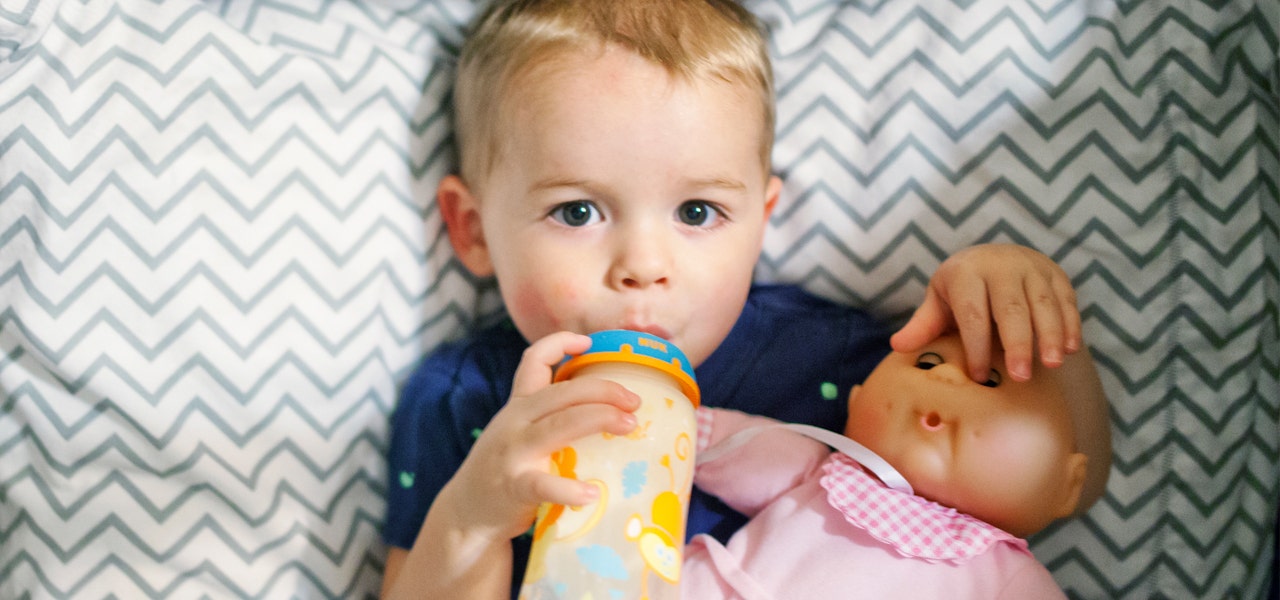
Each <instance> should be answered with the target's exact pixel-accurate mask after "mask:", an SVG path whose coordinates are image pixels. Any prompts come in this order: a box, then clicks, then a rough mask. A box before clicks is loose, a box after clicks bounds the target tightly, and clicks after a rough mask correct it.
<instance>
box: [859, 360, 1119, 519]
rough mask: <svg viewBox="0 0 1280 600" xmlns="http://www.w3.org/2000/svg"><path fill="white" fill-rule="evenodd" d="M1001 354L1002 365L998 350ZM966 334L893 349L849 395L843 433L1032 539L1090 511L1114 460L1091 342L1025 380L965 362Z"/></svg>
mask: <svg viewBox="0 0 1280 600" xmlns="http://www.w3.org/2000/svg"><path fill="white" fill-rule="evenodd" d="M995 350H996V351H995V353H994V356H993V357H992V364H997V365H1003V364H1004V358H1003V357H1002V354H1003V352H1002V351H1001V350H1000V349H999V348H996V349H995ZM964 364H965V357H964V348H963V346H962V345H961V343H960V338H959V337H958V336H957V335H947V336H944V337H941V338H939V339H937V340H935V341H934V342H932V343H930V344H929V345H927V346H925V347H924V348H922V349H920V350H919V351H916V352H912V353H909V354H905V353H900V352H894V353H892V354H890V355H889V356H887V357H886V358H885V359H884V360H883V361H882V362H881V363H880V365H879V366H877V367H876V369H875V371H873V372H872V373H871V375H870V377H868V378H867V381H866V382H865V383H864V384H863V385H862V386H860V387H858V388H855V389H854V390H853V392H851V393H850V394H849V422H848V424H847V425H846V426H845V434H846V435H848V436H849V437H850V438H852V439H854V440H857V441H858V442H860V443H862V444H863V445H865V446H867V447H868V448H870V449H871V450H873V451H875V452H876V453H877V454H879V455H880V456H881V457H883V458H884V459H885V460H887V461H888V462H889V464H891V465H893V466H894V468H896V469H898V471H900V472H901V473H902V475H903V476H904V477H906V479H907V481H908V482H910V483H911V485H912V487H913V488H914V489H915V492H916V493H917V494H919V495H920V496H923V497H925V498H928V499H930V500H933V501H935V502H937V503H939V504H942V505H945V506H950V507H952V508H955V509H957V510H960V511H961V512H965V513H968V514H970V515H973V516H975V517H977V518H979V519H982V520H984V521H986V522H988V523H991V524H992V525H995V526H997V527H1000V528H1001V529H1004V530H1005V531H1008V532H1010V533H1012V534H1014V535H1017V536H1021V537H1025V536H1027V535H1030V534H1032V533H1035V532H1037V531H1040V530H1041V529H1043V528H1044V527H1045V526H1047V525H1048V524H1049V523H1050V522H1052V521H1054V520H1055V519H1058V518H1061V517H1066V516H1069V515H1072V514H1077V513H1079V512H1083V511H1084V510H1085V509H1087V508H1088V507H1089V506H1090V505H1092V504H1093V502H1094V501H1095V500H1097V499H1098V497H1099V496H1101V495H1102V492H1103V488H1104V487H1105V486H1106V480H1107V473H1108V472H1109V471H1110V466H1111V429H1110V423H1109V421H1108V415H1107V402H1106V397H1105V395H1104V393H1103V391H1102V385H1101V383H1100V382H1099V380H1098V374H1097V371H1096V370H1095V369H1094V366H1093V361H1092V359H1091V358H1090V357H1089V355H1088V352H1087V351H1081V352H1078V353H1076V354H1074V355H1071V356H1069V357H1068V358H1067V360H1066V363H1065V364H1064V365H1063V366H1061V367H1058V368H1056V369H1048V368H1045V367H1043V366H1042V365H1039V364H1037V365H1036V366H1035V371H1034V372H1033V373H1032V377H1031V379H1030V380H1029V381H1026V382H1017V381H1014V380H1013V378H1011V377H1008V376H1007V374H1005V373H1003V372H1001V371H999V370H995V369H993V370H992V372H991V377H990V379H989V380H988V381H987V382H986V383H977V382H974V381H973V380H972V379H971V378H970V377H969V376H968V375H967V374H966V373H965V370H964Z"/></svg>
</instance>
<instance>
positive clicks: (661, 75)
mask: <svg viewBox="0 0 1280 600" xmlns="http://www.w3.org/2000/svg"><path fill="white" fill-rule="evenodd" d="M682 88H683V89H689V90H693V94H694V96H695V97H696V98H699V99H701V98H705V99H707V102H708V103H711V104H712V105H713V106H714V107H715V110H716V111H721V110H727V109H723V108H721V107H727V106H730V105H737V106H739V107H745V109H744V108H737V109H732V110H735V111H739V112H738V113H737V114H738V116H736V117H735V118H733V120H732V122H731V123H728V124H721V125H719V127H720V128H721V129H720V131H723V128H725V127H731V128H732V129H733V130H736V132H742V131H750V129H749V128H750V127H751V126H752V125H753V124H754V125H755V126H757V127H759V128H760V136H759V137H758V138H755V139H756V140H757V141H756V142H754V143H752V142H748V143H750V144H751V146H749V148H750V150H749V153H750V156H751V159H752V163H753V164H756V163H757V162H758V161H760V160H761V157H760V154H761V153H760V152H757V150H761V151H762V152H763V154H764V157H763V159H764V160H765V161H767V155H768V149H767V148H763V146H764V145H765V144H767V143H768V140H769V139H770V137H771V136H768V135H767V132H765V131H764V128H765V118H764V107H763V106H762V104H761V101H760V100H759V99H758V97H757V96H755V95H754V94H753V93H752V89H751V88H750V86H749V85H748V84H747V82H744V81H728V80H724V79H721V78H714V77H700V78H692V79H691V78H689V77H687V76H685V75H682V74H680V73H675V72H671V71H670V70H667V69H665V68H664V67H662V66H661V65H659V64H657V63H654V62H652V61H648V60H647V59H644V58H642V57H640V56H639V55H636V54H634V53H632V52H630V51H628V50H625V49H622V48H612V49H609V50H607V51H600V52H590V51H583V50H567V51H560V52H557V53H556V54H555V55H554V56H551V57H547V58H544V59H543V60H540V61H538V62H535V63H530V64H528V65H527V68H525V69H524V70H523V71H522V72H521V73H519V74H518V75H517V76H514V77H512V78H511V80H510V81H509V82H508V85H507V88H506V90H505V92H504V93H503V96H502V98H501V99H500V102H499V105H498V107H497V110H498V111H499V114H498V115H495V117H496V119H497V124H498V126H497V127H496V128H495V129H494V131H495V133H497V134H498V135H499V137H498V139H497V140H494V141H495V142H496V143H495V146H494V147H495V150H497V155H496V156H495V159H496V160H495V163H497V162H504V161H505V160H508V159H510V158H512V157H511V156H510V154H511V152H512V150H513V149H512V148H511V145H512V144H513V143H515V140H517V139H519V138H520V136H522V135H528V136H532V137H533V138H534V140H535V142H536V143H538V144H539V145H542V144H548V143H558V142H560V141H562V140H564V139H569V138H574V137H582V136H590V135H592V134H593V133H594V130H582V129H578V130H566V129H567V128H565V127H562V126H561V122H562V121H564V117H565V116H566V115H568V116H569V117H573V119H572V120H573V121H578V122H582V121H586V122H590V121H591V120H592V118H593V117H595V116H596V114H599V115H604V114H606V113H605V112H604V111H605V108H606V107H603V106H602V107H600V110H598V111H591V110H590V107H589V106H587V107H584V106H581V105H582V104H583V102H584V99H592V100H596V99H598V100H599V101H601V102H621V103H627V102H631V101H635V100H636V99H640V100H644V99H648V98H650V97H652V98H653V100H654V102H661V101H663V100H664V99H666V98H669V97H670V96H669V95H670V94H674V93H676V90H678V89H682ZM725 91H728V92H729V93H728V94H726V93H725ZM645 106H652V104H645ZM578 111H582V112H578ZM593 113H594V114H593ZM629 114H632V115H634V114H635V113H629ZM621 118H623V119H625V117H621ZM596 122H597V123H600V124H601V129H611V130H618V129H624V128H625V127H621V126H618V127H615V125H614V123H615V122H613V121H606V120H604V119H603V118H602V119H600V120H597V121H596ZM718 122H720V121H717V120H715V119H709V120H706V121H704V123H703V124H704V126H705V127H706V128H708V129H711V128H712V127H713V124H714V123H718ZM667 124H668V123H666V122H664V123H654V124H653V126H652V129H651V130H650V131H651V132H652V133H654V134H660V133H661V132H662V131H663V130H664V129H667V128H666V127H665V125H667ZM623 125H625V124H623ZM711 137H716V138H724V139H727V138H726V137H725V136H723V135H716V136H711ZM735 137H736V136H735ZM681 142H682V144H681V145H684V143H686V142H687V143H697V141H696V140H681ZM527 158H529V157H528V156H524V155H523V154H522V155H521V159H522V160H524V159H527ZM763 165H764V167H765V169H766V171H767V168H768V164H767V162H763ZM500 174H501V173H500V171H497V170H495V171H494V172H493V173H491V175H500ZM764 174H765V175H767V173H764Z"/></svg>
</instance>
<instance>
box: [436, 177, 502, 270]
mask: <svg viewBox="0 0 1280 600" xmlns="http://www.w3.org/2000/svg"><path fill="white" fill-rule="evenodd" d="M436 203H437V204H439V205H440V215H441V216H442V217H444V224H445V227H447V228H448V229H449V243H450V244H451V245H452V246H453V252H454V254H456V255H457V256H458V260H460V261H462V264H463V266H465V267H467V270H469V271H471V272H472V273H473V274H475V275H476V276H479V277H488V276H489V275H492V274H493V262H492V261H491V260H490V259H489V245H488V244H487V243H485V238H484V229H483V228H482V227H481V224H480V204H479V202H478V201H477V200H476V197H475V195H474V194H472V193H471V188H469V187H467V184H466V183H465V182H463V181H462V178H461V177H458V176H457V175H448V176H446V177H445V178H444V179H441V180H440V185H439V186H437V187H436Z"/></svg>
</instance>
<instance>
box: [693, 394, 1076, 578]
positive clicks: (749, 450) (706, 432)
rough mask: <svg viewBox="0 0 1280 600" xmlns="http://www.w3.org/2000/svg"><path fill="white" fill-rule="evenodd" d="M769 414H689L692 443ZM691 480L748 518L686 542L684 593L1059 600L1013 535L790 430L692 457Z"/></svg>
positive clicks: (705, 442)
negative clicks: (695, 423)
mask: <svg viewBox="0 0 1280 600" xmlns="http://www.w3.org/2000/svg"><path fill="white" fill-rule="evenodd" d="M772 423H773V421H770V420H768V419H763V418H760V417H752V416H748V415H745V414H742V413H737V412H733V411H721V410H713V411H708V410H700V411H699V442H698V445H699V451H702V449H703V448H705V447H708V446H714V445H715V444H716V443H718V442H720V441H722V440H724V439H725V438H727V437H729V436H731V435H733V434H734V433H737V432H738V431H741V430H744V429H748V428H752V427H758V426H761V425H766V424H772ZM694 482H695V485H698V486H700V487H702V488H703V489H704V490H705V491H707V492H710V493H712V494H714V495H716V496H718V497H720V498H721V499H722V500H724V501H725V502H726V503H727V504H728V505H730V506H732V507H733V508H735V509H737V510H739V511H740V512H742V513H743V514H746V515H747V516H748V517H750V518H751V520H750V521H749V522H748V523H747V525H746V526H745V527H743V528H742V529H741V530H739V531H738V532H737V533H736V534H734V536H733V537H732V538H731V539H730V540H729V543H728V544H727V545H722V544H720V543H719V542H718V541H716V540H715V539H714V538H712V537H710V536H707V535H699V536H697V537H695V538H694V539H693V540H692V541H691V542H690V544H689V546H688V548H687V550H686V556H685V562H684V569H683V573H682V574H681V592H682V594H683V597H685V598H691V599H693V598H696V599H697V600H706V599H712V598H745V599H748V600H765V599H773V598H777V599H796V600H802V599H805V598H815V599H816V598H839V597H858V598H913V599H914V598H947V599H965V598H972V599H975V600H979V599H981V600H989V599H1005V598H1007V599H1011V600H1012V599H1017V600H1027V599H1039V598H1053V599H1061V598H1065V595H1064V594H1063V593H1062V591H1061V589H1059V588H1058V586H1057V584H1056V583H1055V582H1054V580H1053V578H1052V576H1051V575H1050V574H1049V572H1048V570H1047V569H1045V567H1044V566H1043V565H1041V564H1040V563H1039V561H1037V560H1036V559H1035V557H1034V556H1033V555H1032V554H1031V552H1030V551H1029V550H1028V549H1027V543H1026V541H1025V540H1022V539H1020V538H1017V537H1015V536H1013V535H1011V534H1009V533H1007V532H1005V531H1002V530H1000V529H998V528H996V527H994V526H991V525H989V524H987V523H984V522H982V521H979V520H977V519H975V518H973V517H971V516H969V515H966V514H963V513H960V512H957V511H956V510H954V509H952V508H948V507H944V506H942V505H939V504H937V503H935V502H931V501H929V500H926V499H924V498H921V497H919V496H915V495H913V494H909V493H905V492H902V491H898V490H895V489H891V488H889V487H887V486H885V485H884V484H883V483H881V482H880V480H879V479H877V478H875V477H874V476H872V475H870V474H868V473H867V472H866V470H864V469H863V468H862V466H861V465H859V464H858V463H857V462H856V461H854V460H853V459H851V458H849V457H848V456H845V455H844V454H842V453H840V452H832V451H831V450H830V448H828V447H827V446H826V445H824V444H822V443H820V442H817V441H814V440H811V439H809V438H807V437H804V436H803V435H800V434H797V433H793V432H791V431H785V430H778V429H767V430H762V431H761V432H760V433H758V434H757V435H756V436H755V437H754V438H752V439H751V440H750V441H749V442H747V443H746V444H743V445H741V446H739V447H738V448H736V449H734V450H732V451H730V452H728V453H725V454H723V455H720V456H719V457H717V458H716V459H715V460H712V461H710V462H707V463H702V464H699V466H698V468H697V471H696V473H695V478H694Z"/></svg>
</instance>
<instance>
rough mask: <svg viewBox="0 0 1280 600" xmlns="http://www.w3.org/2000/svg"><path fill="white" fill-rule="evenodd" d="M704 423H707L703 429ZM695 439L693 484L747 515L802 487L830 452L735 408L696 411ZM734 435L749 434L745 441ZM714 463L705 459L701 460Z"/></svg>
mask: <svg viewBox="0 0 1280 600" xmlns="http://www.w3.org/2000/svg"><path fill="white" fill-rule="evenodd" d="M704 422H705V423H706V425H704ZM698 424H699V435H702V434H703V433H704V432H705V433H706V434H707V436H706V437H707V440H706V443H705V445H706V449H705V451H704V450H701V448H702V447H703V446H704V442H703V440H702V439H699V441H698V447H699V448H700V450H699V457H700V458H699V459H698V465H697V467H696V469H695V470H694V476H693V482H694V485H697V486H698V487H700V488H701V489H702V490H703V491H705V492H707V493H710V494H712V495H714V496H717V497H719V498H720V499H721V500H722V501H724V503H725V504H727V505H729V506H730V507H731V508H733V509H734V510H736V511H738V512H740V513H742V514H744V515H746V516H748V517H751V516H754V515H755V514H756V513H758V512H760V511H761V510H763V509H764V507H766V506H768V505H769V503H771V502H773V501H774V500H775V499H777V498H778V497H779V496H781V495H783V494H785V493H787V492H788V491H790V490H791V489H793V488H795V487H796V486H798V485H800V484H801V483H802V482H803V481H805V479H806V478H808V477H809V476H810V474H811V473H812V472H813V471H814V470H815V469H817V468H819V467H820V466H821V465H822V462H823V461H824V460H825V459H826V457H827V456H828V455H829V454H830V453H831V452H830V450H828V449H827V447H826V446H825V445H823V444H821V443H819V442H817V441H814V440H811V439H809V438H807V437H805V436H803V435H800V434H797V433H794V432H791V431H787V430H783V429H776V428H769V426H770V425H775V424H777V421H774V420H773V419H767V418H764V417H756V416H752V415H747V414H744V413H741V412H738V411H733V410H722V409H711V408H703V409H699V419H698ZM738 434H741V435H744V436H747V435H749V436H751V437H750V438H746V441H745V442H742V443H738V442H739V441H741V440H743V439H744V438H741V437H737V435H738ZM713 453H714V455H715V458H714V460H709V461H704V459H703V458H701V457H703V456H712V455H713Z"/></svg>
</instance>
